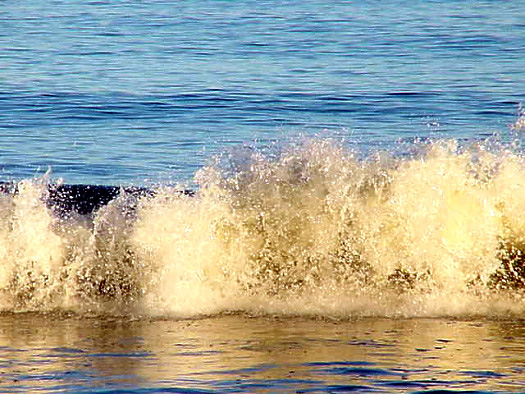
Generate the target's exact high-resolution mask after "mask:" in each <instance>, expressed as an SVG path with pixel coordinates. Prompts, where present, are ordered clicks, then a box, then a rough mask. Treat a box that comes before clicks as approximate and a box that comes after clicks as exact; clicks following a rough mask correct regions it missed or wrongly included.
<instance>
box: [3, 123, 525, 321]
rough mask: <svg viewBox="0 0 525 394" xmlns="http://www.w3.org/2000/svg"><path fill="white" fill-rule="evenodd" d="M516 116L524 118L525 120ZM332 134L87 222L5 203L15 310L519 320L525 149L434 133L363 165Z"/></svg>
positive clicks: (132, 201)
mask: <svg viewBox="0 0 525 394" xmlns="http://www.w3.org/2000/svg"><path fill="white" fill-rule="evenodd" d="M516 124H517V125H519V121H518V122H517V123H516ZM358 156H359V155H358V154H357V152H354V151H352V150H350V149H348V148H346V147H345V146H344V145H342V144H339V143H337V142H335V141H333V140H327V139H310V138H305V139H302V140H297V141H290V142H289V143H286V144H285V143H280V144H278V145H276V146H274V147H268V148H267V149H256V148H253V147H247V146H245V147H240V148H239V149H237V150H231V151H228V152H225V153H224V154H223V155H221V156H218V157H217V158H216V160H215V162H214V163H213V164H211V165H209V166H207V167H204V168H202V169H201V170H199V171H198V172H197V173H196V175H195V182H196V183H197V184H198V185H199V187H198V189H197V190H196V194H195V195H193V196H188V195H184V194H181V193H180V189H178V188H174V187H165V188H160V189H158V190H157V194H156V195H155V196H154V197H142V198H138V197H136V196H133V195H129V194H128V195H126V193H124V192H122V193H121V195H120V197H118V198H117V199H115V200H114V201H112V202H111V203H109V204H108V205H107V206H104V207H102V208H100V209H99V210H98V211H95V212H94V213H93V214H91V215H79V214H76V213H75V212H70V213H68V214H59V213H58V212H56V210H55V209H53V207H50V206H49V204H46V191H47V186H46V185H47V183H49V182H50V179H48V178H45V177H44V178H38V179H30V180H25V181H22V182H20V183H19V184H18V189H19V191H18V194H15V195H11V196H8V195H5V196H2V201H1V209H2V213H3V217H4V218H5V219H4V220H3V221H2V223H1V225H2V228H1V233H0V242H1V244H2V248H1V249H0V250H1V251H2V255H1V256H0V258H1V262H2V264H1V267H2V271H1V272H0V286H1V289H2V298H1V308H2V310H4V311H39V312H45V311H56V310H58V311H72V312H76V313H80V314H85V313H87V314H110V315H112V314H116V315H121V314H125V315H128V314H129V315H139V316H172V317H191V316H200V315H209V314H217V313H222V312H235V311H240V312H247V313H255V314H259V313H263V314H268V313H270V314H272V313H277V314H289V315H318V316H335V317H342V318H348V317H356V316H386V317H388V316H473V315H476V316H478V315H481V316H512V315H520V314H521V313H523V310H524V306H525V301H524V300H523V287H524V284H525V272H524V270H523V268H522V267H523V253H525V240H524V238H523V237H524V235H525V216H524V212H525V167H524V163H523V156H522V155H521V153H519V150H518V149H516V148H515V146H509V145H508V144H499V146H498V144H497V143H495V141H493V140H487V141H481V142H477V143H472V144H469V145H462V144H458V143H457V142H456V141H454V140H436V141H428V142H425V143H421V144H413V145H411V149H410V151H407V152H406V154H404V155H393V154H392V153H391V152H377V153H376V154H374V155H372V156H370V157H366V158H364V159H363V158H359V157H358Z"/></svg>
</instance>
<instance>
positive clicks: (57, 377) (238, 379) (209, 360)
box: [0, 314, 525, 392]
mask: <svg viewBox="0 0 525 394" xmlns="http://www.w3.org/2000/svg"><path fill="white" fill-rule="evenodd" d="M0 343H1V348H0V360H2V361H1V362H0V371H1V372H0V373H1V375H0V376H1V381H0V388H1V390H2V391H4V390H5V391H12V392H15V391H17V392H28V391H35V390H37V389H38V390H40V391H43V392H46V391H53V392H55V391H58V390H60V391H63V392H79V391H80V392H82V391H85V392H93V391H95V392H97V391H98V392H101V391H103V390H108V389H111V390H115V391H116V392H119V391H120V392H159V391H163V390H165V391H170V392H180V391H183V392H193V391H192V390H196V391H197V392H206V391H212V392H333V391H347V390H357V389H363V390H367V391H370V390H372V391H382V392H406V391H425V390H436V389H455V390H458V389H460V390H483V391H520V390H522V387H523V386H524V385H525V373H524V368H525V352H524V351H525V324H523V322H521V321H508V320H507V321H489V320H476V321H458V320H445V319H382V318H366V319H357V320H346V321H330V320H320V319H307V318H298V317H287V318H283V317H279V318H277V317H250V316H244V315H225V316H218V317H217V316H216V317H210V318H204V319H195V320H179V321H176V320H138V319H109V318H92V319H90V318H85V317H83V318H75V317H67V318H65V317H59V316H42V315H34V314H20V315H16V314H7V315H4V316H2V317H1V318H0Z"/></svg>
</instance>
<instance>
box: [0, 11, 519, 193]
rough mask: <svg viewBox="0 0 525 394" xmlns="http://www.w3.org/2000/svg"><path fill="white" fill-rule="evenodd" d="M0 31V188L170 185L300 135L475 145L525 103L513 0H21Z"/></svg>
mask: <svg viewBox="0 0 525 394" xmlns="http://www.w3.org/2000/svg"><path fill="white" fill-rule="evenodd" d="M0 21H1V23H0V38H1V48H2V50H1V53H0V66H1V67H0V83H1V85H0V130H1V133H0V138H1V140H0V149H2V151H1V155H0V169H1V171H2V174H3V176H2V178H4V179H17V180H18V179H20V178H23V177H33V176H35V175H38V174H41V173H42V172H45V171H46V170H47V168H48V166H50V165H51V166H53V171H54V174H55V176H57V177H63V178H64V179H65V180H66V182H70V183H74V182H89V183H106V184H108V183H109V184H111V183H116V184H123V183H138V184H144V183H155V182H161V183H162V182H169V181H170V180H171V181H185V180H188V179H189V178H191V176H192V175H193V173H194V172H195V170H196V169H198V168H200V167H201V166H202V165H203V164H204V163H206V161H207V160H208V159H209V158H210V157H211V156H212V155H213V154H216V153H217V152H221V151H222V150H223V149H224V148H225V147H228V146H233V145H238V144H240V143H246V142H250V141H253V140H258V141H261V142H262V144H266V143H268V141H272V140H278V141H282V140H283V139H286V138H287V137H288V136H289V135H290V134H301V133H302V134H306V135H315V134H318V135H321V136H323V137H326V136H333V137H337V138H341V137H343V138H345V139H346V140H347V141H349V143H353V144H357V145H358V147H359V149H361V150H365V151H366V150H367V149H376V148H378V147H379V148H386V149H388V148H389V147H391V146H392V145H393V144H394V143H395V142H396V141H398V140H399V139H407V138H408V139H412V138H416V137H418V138H422V137H427V136H432V137H445V138H458V139H479V138H486V137H487V136H490V135H491V134H493V133H494V132H505V131H507V130H508V126H509V125H510V124H512V123H513V122H514V120H515V118H516V116H517V112H518V105H519V103H520V101H522V100H523V92H524V91H525V82H524V81H525V78H524V69H525V64H524V63H525V61H524V59H523V51H524V47H525V33H524V31H525V26H524V23H523V2H522V1H506V2H493V1H462V2H459V1H421V2H417V3H415V4H408V3H407V4H403V5H400V4H399V3H398V2H394V1H386V2H381V3H377V2H369V1H363V2H332V1H315V2H308V4H303V2H298V1H297V2H296V1H293V2H284V3H281V2H277V1H275V2H273V1H185V2H181V3H180V4H173V3H172V2H161V1H158V2H157V1H156V2H146V3H144V2H123V1H122V2H117V3H115V2H104V1H91V2H78V1H53V2H49V1H23V2H16V3H13V2H4V3H3V4H2V5H1V7H0Z"/></svg>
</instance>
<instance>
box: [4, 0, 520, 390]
mask: <svg viewBox="0 0 525 394" xmlns="http://www.w3.org/2000/svg"><path fill="white" fill-rule="evenodd" d="M524 10H525V2H523V1H521V0H518V1H470V0H469V1H417V2H410V3H408V2H407V3H400V2H394V1H382V2H372V1H360V2H333V1H311V2H307V3H306V4H305V3H304V2H300V1H290V2H284V3H282V2H278V1H185V2H180V3H176V2H163V1H155V2H130V1H115V2H105V1H90V2H87V1H86V2H80V1H40V0H33V1H18V2H2V3H1V4H0V171H1V172H0V178H1V179H0V180H16V181H18V180H21V179H27V178H33V177H36V176H41V175H42V174H43V173H44V172H45V171H46V170H47V169H48V167H49V166H52V167H53V175H52V176H53V177H61V178H63V179H64V180H65V182H67V183H96V184H131V183H133V184H139V185H152V184H158V183H160V184H164V183H177V182H183V183H185V182H190V183H191V179H192V177H193V174H194V173H195V171H197V170H198V169H200V168H201V167H202V166H203V165H205V164H206V163H208V162H210V161H212V158H213V157H214V155H217V154H220V153H221V152H224V151H225V150H226V151H228V152H235V147H237V146H238V145H240V144H247V145H250V146H255V147H257V146H259V147H260V146H262V147H266V146H270V145H271V146H279V145H281V144H285V143H286V142H287V141H289V140H290V139H294V138H300V136H303V135H306V136H316V138H319V139H324V138H334V139H336V140H338V141H342V143H343V144H345V145H348V146H349V147H350V148H351V149H354V150H356V151H358V152H361V153H362V154H363V155H365V156H366V155H367V154H368V153H370V152H373V151H375V150H386V151H389V152H397V151H399V150H401V153H403V149H405V148H399V146H400V143H401V146H404V147H406V144H408V145H410V143H411V141H412V140H414V139H423V140H425V139H426V138H429V137H430V138H433V139H455V140H458V141H467V142H470V141H483V140H485V139H487V138H488V137H490V136H492V135H493V134H495V133H496V134H499V135H501V138H502V139H503V140H505V139H507V140H508V139H510V138H515V139H516V141H515V142H516V143H515V144H514V145H513V146H514V148H515V149H518V151H519V140H520V139H521V136H520V135H519V134H515V135H512V136H511V131H510V125H512V124H513V123H515V122H516V120H517V117H518V112H519V104H520V102H521V101H523V100H525V55H524V53H525V22H524V21H525V11H524ZM516 145H517V146H518V148H516ZM232 154H233V155H235V153H232ZM30 236H31V237H33V238H34V239H35V244H36V241H37V240H38V233H37V235H36V236H35V235H34V234H33V233H31V235H30ZM45 240H46V239H44V241H45ZM48 244H49V243H48V242H47V241H46V242H42V245H46V247H42V248H44V249H45V248H47V245H48ZM50 248H51V247H50ZM3 261H4V260H3ZM2 306H3V309H7V311H6V312H5V314H3V315H2V316H0V354H1V360H0V390H1V391H8V392H34V391H37V390H39V391H41V392H96V391H98V392H104V393H108V392H109V393H113V392H115V393H116V392H136V393H146V392H148V393H149V392H162V391H163V390H164V392H208V391H210V392H345V391H356V390H362V391H377V392H406V391H413V392H418V391H425V390H439V389H443V390H444V389H450V390H477V391H478V392H523V391H524V390H525V389H523V386H524V385H525V373H524V370H523V368H524V367H525V360H524V356H523V354H524V353H523V351H524V346H525V334H524V330H525V325H524V324H523V322H522V320H521V317H522V316H521V315H519V314H518V316H516V314H512V315H509V316H506V315H505V314H503V316H502V314H501V313H500V314H498V318H497V319H495V320H491V319H490V316H488V317H487V315H486V314H483V313H482V314H481V315H478V314H474V315H475V316H472V315H471V314H469V313H465V314H464V315H462V316H459V319H458V316H457V314H456V313H451V314H452V315H454V316H455V317H448V318H447V317H444V318H434V319H423V318H418V317H417V313H415V316H416V317H414V318H412V319H389V318H382V317H378V318H374V317H370V318H356V319H354V318H353V316H352V314H351V313H350V315H349V316H346V317H343V319H342V320H334V321H330V320H326V319H325V316H322V317H321V318H315V317H313V318H301V317H290V316H284V315H281V314H279V313H277V314H276V316H274V317H271V318H270V317H267V316H266V315H265V314H264V313H263V316H258V314H257V313H255V315H256V316H252V315H250V314H248V315H245V314H233V315H221V314H219V315H213V316H211V317H210V316H209V317H205V318H195V319H190V320H179V319H177V317H176V316H175V317H173V316H171V315H170V314H169V313H168V314H167V316H166V319H153V320H149V318H148V314H147V313H144V312H142V313H141V314H140V315H133V316H131V317H118V318H117V317H111V316H109V317H107V316H106V317H96V316H95V317H93V314H92V313H90V314H88V315H87V316H86V315H83V313H82V312H78V311H76V312H75V313H74V314H73V316H70V317H68V316H64V315H63V314H62V313H58V314H54V313H52V314H50V315H47V316H43V315H41V314H40V313H39V311H38V308H36V309H37V311H36V312H37V313H23V314H17V313H12V311H11V310H10V308H9V307H8V308H5V307H4V305H2ZM327 308H328V309H330V307H329V306H327ZM33 309H35V308H33ZM44 309H45V308H44ZM168 309H169V308H168ZM349 309H350V310H351V309H352V308H349ZM289 312H290V311H289ZM109 314H110V315H111V313H109ZM153 314H154V315H155V316H157V315H159V314H162V313H161V312H159V311H156V312H155V313H153ZM328 314H329V313H328ZM291 315H294V311H293V308H292V311H291ZM321 315H323V314H322V313H321ZM377 315H379V316H381V315H382V313H381V312H379V313H377ZM386 315H390V314H388V313H387V314H386ZM392 315H397V313H395V312H394V313H392ZM441 315H445V316H446V315H448V313H447V312H446V310H445V312H443V313H442V314H441ZM489 315H490V314H489Z"/></svg>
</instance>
